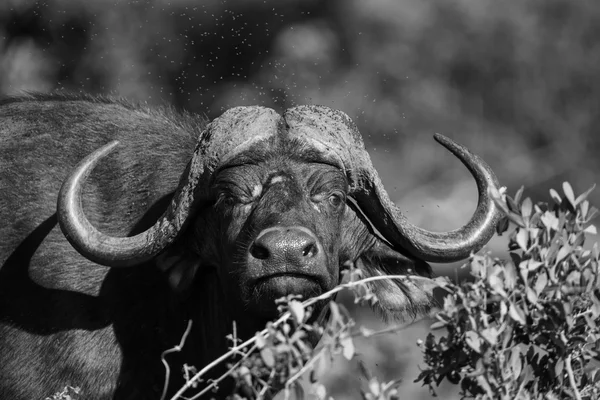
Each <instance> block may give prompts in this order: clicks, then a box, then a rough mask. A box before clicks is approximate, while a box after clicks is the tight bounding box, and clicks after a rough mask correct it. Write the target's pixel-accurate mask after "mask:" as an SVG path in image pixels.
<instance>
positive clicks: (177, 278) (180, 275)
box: [156, 244, 200, 293]
mask: <svg viewBox="0 0 600 400" xmlns="http://www.w3.org/2000/svg"><path fill="white" fill-rule="evenodd" d="M182 247H183V246H180V245H177V244H174V245H172V246H171V247H170V248H168V249H167V250H165V251H163V252H162V253H161V254H159V255H158V256H157V257H156V265H157V267H158V268H159V269H160V270H161V271H163V272H164V273H165V274H166V275H167V279H168V282H169V286H171V288H172V289H173V290H174V291H176V292H178V293H183V292H187V290H188V289H189V288H190V286H191V284H192V283H193V282H194V277H195V276H196V272H198V268H199V267H200V259H199V258H198V256H197V255H196V254H194V253H193V252H191V251H189V250H187V249H184V248H182Z"/></svg>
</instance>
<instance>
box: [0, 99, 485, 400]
mask: <svg viewBox="0 0 600 400" xmlns="http://www.w3.org/2000/svg"><path fill="white" fill-rule="evenodd" d="M248 110H249V111H248ZM257 110H258V111H257ZM265 110H266V111H265ZM238 111H239V110H238ZM246 111H248V113H249V115H250V114H251V113H252V112H257V113H258V114H259V115H260V116H261V118H266V119H267V120H268V119H269V118H272V119H273V120H275V119H278V118H281V117H280V116H278V115H276V114H275V113H274V112H271V111H272V110H271V111H268V110H267V109H259V108H254V109H247V110H246V109H244V110H241V111H239V112H240V113H241V114H243V113H244V112H246ZM345 118H347V117H345ZM269 121H270V120H269ZM344 121H345V120H344ZM344 121H343V123H342V124H341V125H340V126H342V127H344V126H345V125H344V124H346V122H344ZM301 122H302V120H301V119H297V120H295V123H296V125H295V126H296V128H297V131H295V132H292V133H290V134H289V135H288V133H287V132H288V130H287V129H288V127H286V126H285V124H281V123H279V122H277V123H275V124H271V125H265V126H266V128H265V129H263V127H262V125H252V124H243V123H238V122H236V120H228V119H221V122H220V123H221V124H222V125H223V129H221V130H220V131H219V130H217V129H216V128H215V129H214V130H213V131H212V132H209V131H207V130H206V121H204V120H203V119H202V118H200V117H197V116H194V115H190V114H180V113H176V112H174V111H172V110H168V109H157V110H152V109H145V108H142V107H136V106H132V105H130V104H127V103H124V102H120V101H114V100H111V99H103V98H92V97H88V96H68V95H67V96H60V95H36V96H29V97H23V98H17V99H8V100H5V101H0V171H1V175H0V177H1V178H2V179H1V180H0V219H1V220H2V221H3V224H0V398H2V399H4V398H10V399H17V400H18V399H34V398H45V397H46V396H50V395H52V394H53V393H55V392H58V391H60V390H62V389H63V388H64V387H65V386H66V385H74V386H80V387H81V388H82V393H83V398H86V399H90V400H94V399H138V398H143V399H146V398H149V399H152V398H158V397H159V394H160V391H161V390H162V384H163V380H164V367H163V366H162V364H161V353H162V352H163V351H164V350H166V349H168V348H171V347H172V346H174V345H175V344H177V343H179V340H180V338H181V335H182V333H183V332H184V330H185V327H186V326H187V323H188V321H189V320H192V321H193V328H192V331H191V332H190V335H189V336H188V340H187V342H186V344H185V346H184V349H183V351H182V352H180V353H177V354H173V355H170V356H169V357H168V361H169V363H170V365H171V367H172V371H179V370H180V368H181V366H182V364H183V363H187V364H190V365H195V366H196V367H198V368H200V367H202V366H204V365H206V364H207V363H208V362H210V361H212V360H213V359H214V358H216V357H217V356H219V355H221V354H222V353H223V352H224V351H226V349H227V347H228V346H229V343H228V342H227V341H226V339H225V335H226V334H227V333H229V332H231V329H232V324H233V322H234V321H235V322H236V326H237V332H238V335H239V336H240V337H242V338H243V337H250V336H252V335H253V334H254V333H255V332H256V331H257V330H260V329H262V328H263V327H264V324H265V322H266V321H268V320H269V319H270V318H272V317H273V316H274V315H275V311H276V309H275V306H274V304H273V301H274V299H276V298H278V297H281V296H284V295H287V294H300V295H303V296H305V297H308V296H311V295H315V294H319V293H323V292H324V291H327V290H329V289H331V288H332V287H334V286H335V285H336V284H337V283H338V282H339V279H340V272H341V270H342V269H343V268H345V267H346V266H347V265H348V263H354V264H355V265H356V266H358V267H360V268H362V269H363V272H364V275H365V276H373V275H381V274H407V275H421V276H426V277H427V276H429V275H430V273H431V270H430V267H429V265H428V264H427V263H426V262H423V261H420V260H419V259H418V258H416V257H407V256H406V255H405V253H403V252H400V251H398V249H396V248H391V247H390V246H389V245H388V243H387V242H386V241H385V240H383V239H381V237H380V236H378V235H376V234H375V233H374V230H373V229H372V226H371V224H370V222H369V221H367V220H366V217H365V216H364V214H363V212H361V211H360V210H358V208H357V206H356V203H355V202H354V203H353V202H352V201H350V200H351V199H350V195H351V189H352V185H354V188H355V189H356V185H357V182H358V181H357V180H356V179H355V178H356V177H353V176H351V175H349V174H348V173H344V171H343V168H342V167H341V165H340V164H339V163H336V162H332V161H331V159H326V158H323V157H322V155H320V154H317V153H315V150H314V148H312V147H310V146H307V144H306V141H301V140H297V139H296V138H294V135H296V137H301V136H302V135H309V133H307V132H308V131H307V130H303V129H305V128H306V126H309V125H306V126H304V125H302V124H301ZM228 124H231V126H230V125H228ZM236 124H237V125H236ZM215 126H216V125H215ZM239 127H241V128H239ZM271 128H273V129H275V128H277V129H281V131H278V132H280V133H281V134H277V135H271V134H270V133H269V132H268V129H271ZM232 129H241V131H240V132H241V133H240V134H243V135H247V136H248V137H249V138H250V140H249V141H248V142H247V143H246V142H244V144H243V146H242V145H240V146H242V148H241V149H238V150H236V152H235V154H234V157H233V158H231V157H230V158H227V159H221V158H223V157H224V156H223V155H222V154H220V153H219V151H221V150H220V148H219V147H218V146H217V147H215V148H211V147H205V146H204V142H207V141H209V139H211V140H213V141H214V140H217V141H218V140H222V141H226V140H231V139H227V138H228V137H229V136H228V135H229V134H230V133H231V132H232ZM252 129H255V131H253V130H252ZM306 129H308V128H306ZM207 132H208V133H207ZM354 134H358V133H357V132H356V133H354ZM210 135H212V137H211V138H209V137H208V136H210ZM219 135H221V136H219ZM198 138H200V140H198ZM115 139H118V140H119V141H120V144H119V148H118V151H115V152H114V153H113V154H111V155H109V156H107V157H106V158H105V159H103V160H102V162H101V163H99V164H98V166H97V167H96V168H95V169H94V171H93V173H92V174H91V175H90V177H89V179H88V180H87V181H86V182H85V185H84V188H83V194H82V199H83V200H82V204H83V210H84V212H85V215H86V216H87V218H88V219H89V221H90V223H91V225H93V226H95V227H97V228H98V229H99V230H100V231H102V232H104V233H106V234H109V235H112V236H114V237H117V238H120V237H125V236H134V235H136V234H139V233H141V232H146V231H147V230H148V229H149V228H150V227H151V226H156V221H157V220H159V218H160V217H161V215H164V213H165V210H168V209H169V207H171V205H172V204H173V202H174V200H173V199H176V198H177V196H178V195H179V194H178V193H180V192H181V187H182V184H181V182H182V181H183V182H184V183H185V182H187V181H185V180H183V178H181V177H182V176H186V173H188V172H189V171H192V172H193V171H195V170H194V169H193V168H194V166H193V165H192V168H191V169H186V168H188V167H189V165H190V155H191V154H199V153H201V152H202V151H204V153H203V154H204V156H205V160H204V161H202V162H205V164H206V165H204V166H203V167H202V168H204V169H202V168H200V167H199V168H198V170H201V173H199V174H200V175H199V177H193V176H192V178H193V179H191V180H189V181H190V182H191V181H194V182H200V183H199V184H198V188H195V189H194V190H193V191H188V192H189V193H188V195H190V196H192V197H193V196H195V200H194V201H193V202H190V203H189V204H187V203H185V204H184V206H185V207H184V208H186V207H187V208H189V210H191V211H190V214H189V217H186V219H185V221H183V220H177V221H176V223H177V224H179V225H178V226H179V228H178V229H181V231H180V232H179V233H178V234H177V236H173V237H174V239H173V242H169V243H168V245H167V246H166V247H165V248H164V249H160V252H159V253H158V254H156V255H153V256H151V257H149V258H147V259H144V260H143V261H140V262H138V263H135V264H133V265H127V267H125V268H112V269H110V268H106V267H103V266H101V265H99V264H98V263H97V262H94V261H90V257H87V258H86V257H83V256H82V255H80V254H79V253H78V252H77V251H76V250H75V249H74V248H73V247H72V246H71V244H73V238H72V237H68V239H69V240H71V243H69V241H68V240H67V238H65V236H64V235H63V233H62V232H61V230H60V229H59V227H58V223H57V222H58V220H59V219H60V218H58V219H57V216H56V203H57V193H59V189H60V188H61V183H62V182H63V181H64V180H65V178H66V177H67V176H69V174H71V173H72V171H73V170H74V169H75V166H76V164H77V163H79V161H80V160H81V159H83V158H84V157H86V156H87V155H88V154H90V153H92V152H94V151H95V150H96V149H98V148H99V147H101V146H104V145H105V144H106V143H109V142H110V141H112V140H115ZM236 144H237V143H232V144H230V146H235V145H236ZM203 146H204V147H203ZM340 146H341V145H340ZM341 147H342V148H343V146H341ZM324 149H325V150H326V151H329V148H328V147H327V146H324ZM225 155H227V154H225ZM222 156H223V157H222ZM220 157H221V158H220ZM194 160H195V158H192V161H191V163H192V164H193V163H194V162H195V161H194ZM206 160H208V161H206ZM198 162H200V161H198ZM353 162H356V164H357V165H360V164H361V159H360V158H356V160H353ZM182 173H183V175H182ZM190 174H191V173H190ZM191 175H193V174H191ZM349 176H350V177H351V178H352V179H355V180H354V181H353V182H350V181H349V179H350V178H349ZM358 178H361V177H360V176H359V177H358ZM183 186H184V189H189V187H191V186H189V187H188V186H185V184H184V185H183ZM63 187H64V185H63ZM61 193H62V192H61ZM174 193H175V194H174ZM363 196H364V194H363ZM59 198H60V195H59ZM188 206H189V207H188ZM386 207H387V206H386ZM59 210H60V201H59ZM386 210H387V211H389V210H390V208H389V207H388V208H386ZM387 211H386V212H387ZM389 212H393V210H392V211H389ZM492 220H493V218H492ZM61 221H62V220H61ZM182 221H183V222H182ZM62 223H63V226H62V227H63V230H64V229H65V228H64V221H62ZM165 227H166V228H165ZM171 227H172V225H170V224H166V225H164V226H163V225H161V228H160V230H163V228H164V229H167V230H168V229H170V228H171ZM66 232H67V236H69V235H70V234H71V232H70V231H69V230H68V229H67V230H66ZM79 250H80V251H81V249H79ZM84 253H85V252H84ZM406 254H408V253H406ZM436 257H437V256H436ZM92 258H93V257H92ZM430 286H431V285H428V284H427V282H426V280H418V281H414V282H412V283H409V282H398V281H378V282H376V283H375V284H374V291H375V292H376V293H377V295H378V297H379V299H380V302H379V303H378V309H379V311H381V312H382V313H383V314H384V315H385V316H387V317H396V318H411V317H414V316H416V315H418V314H420V313H422V312H424V311H427V310H428V309H429V307H430V305H431V302H432V300H431V296H430V290H429V289H430ZM181 384H182V378H181V374H179V373H176V372H173V373H172V374H171V380H170V385H169V393H171V394H172V393H174V391H175V390H176V389H177V388H178V387H179V386H180V385H181ZM221 387H222V388H223V390H227V389H228V388H227V385H226V384H223V385H221Z"/></svg>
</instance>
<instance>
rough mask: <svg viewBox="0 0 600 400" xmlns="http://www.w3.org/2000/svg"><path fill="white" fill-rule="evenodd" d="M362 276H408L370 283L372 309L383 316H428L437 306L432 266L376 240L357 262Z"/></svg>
mask: <svg viewBox="0 0 600 400" xmlns="http://www.w3.org/2000/svg"><path fill="white" fill-rule="evenodd" d="M357 266H358V267H359V268H361V269H362V271H363V273H364V276H365V277H370V276H380V275H405V276H406V277H407V279H393V280H391V279H390V280H387V279H386V280H377V281H373V282H371V284H372V286H371V287H372V288H373V292H374V294H375V295H376V296H377V298H378V302H377V303H376V304H375V306H374V308H375V309H376V310H377V311H379V312H381V314H382V316H383V318H384V319H395V320H408V319H417V318H421V317H423V316H425V315H427V314H428V313H429V312H430V311H431V309H432V308H433V307H434V306H435V305H436V301H435V299H434V297H433V290H434V289H435V288H437V287H438V286H437V285H436V283H435V282H434V281H433V280H432V279H431V278H432V271H431V266H430V265H429V264H428V263H426V262H425V261H421V260H412V259H410V258H408V257H406V256H404V255H402V254H400V253H398V252H396V251H394V250H392V249H391V248H390V247H388V246H387V245H385V244H383V243H381V242H380V241H377V243H376V244H375V245H374V246H373V247H372V248H371V249H369V250H368V251H366V252H364V253H363V254H362V255H361V257H360V258H359V260H358V262H357Z"/></svg>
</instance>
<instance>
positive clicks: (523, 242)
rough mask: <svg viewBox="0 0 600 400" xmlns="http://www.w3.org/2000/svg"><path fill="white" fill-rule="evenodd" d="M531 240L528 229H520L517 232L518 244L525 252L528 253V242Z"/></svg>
mask: <svg viewBox="0 0 600 400" xmlns="http://www.w3.org/2000/svg"><path fill="white" fill-rule="evenodd" d="M528 239H529V233H528V232H527V230H526V229H520V230H519V232H517V244H518V245H519V247H520V248H521V250H523V251H527V241H528Z"/></svg>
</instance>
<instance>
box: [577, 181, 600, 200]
mask: <svg viewBox="0 0 600 400" xmlns="http://www.w3.org/2000/svg"><path fill="white" fill-rule="evenodd" d="M595 188H596V184H593V185H592V187H591V188H589V189H588V190H586V191H585V192H584V193H582V194H580V195H579V196H577V199H575V205H577V204H579V203H581V202H582V201H584V200H585V199H587V197H588V196H589V195H590V193H592V191H593V190H594V189H595Z"/></svg>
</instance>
